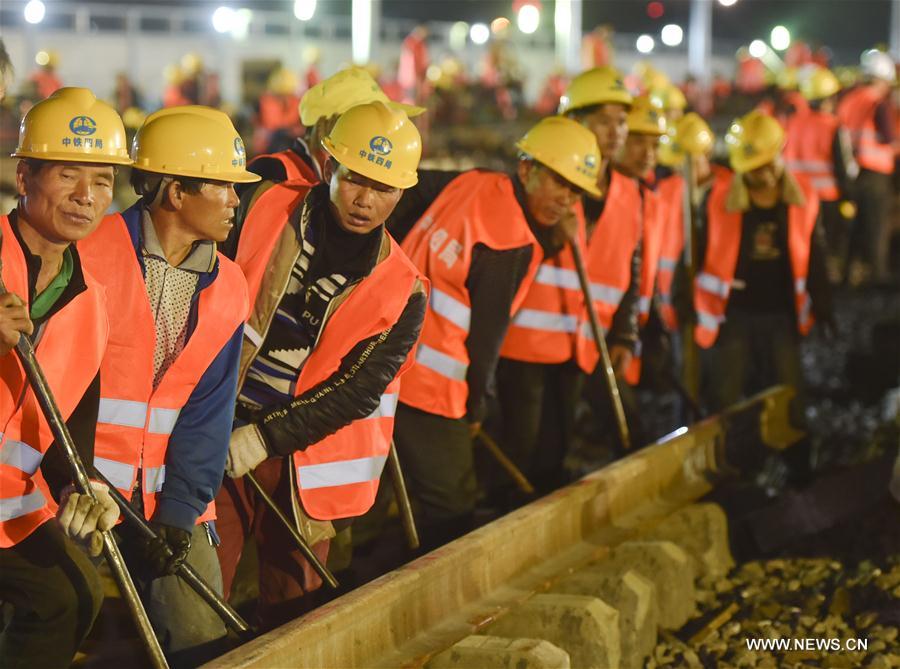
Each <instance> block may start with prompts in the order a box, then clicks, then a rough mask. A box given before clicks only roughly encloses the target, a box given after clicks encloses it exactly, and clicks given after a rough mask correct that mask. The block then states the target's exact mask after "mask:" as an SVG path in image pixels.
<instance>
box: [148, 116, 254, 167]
mask: <svg viewBox="0 0 900 669" xmlns="http://www.w3.org/2000/svg"><path fill="white" fill-rule="evenodd" d="M131 157H132V158H133V159H134V167H135V168H136V169H139V170H143V171H145V172H155V173H157V174H171V175H173V176H180V177H194V178H197V179H210V180H214V181H227V182H230V183H251V182H254V181H259V179H260V177H259V176H258V175H256V174H253V173H251V172H248V171H247V170H246V169H245V167H246V164H247V153H246V151H245V150H244V142H243V141H242V140H241V136H240V135H238V133H237V130H235V129H234V125H233V124H232V123H231V119H230V118H228V116H227V115H226V114H225V113H223V112H221V111H219V110H218V109H213V108H211V107H203V106H201V105H183V106H181V107H168V108H167V109H160V110H159V111H157V112H154V113H152V114H150V116H148V117H147V120H146V121H144V124H143V125H142V126H141V127H140V128H139V129H138V131H137V134H135V136H134V141H133V142H132V144H131Z"/></svg>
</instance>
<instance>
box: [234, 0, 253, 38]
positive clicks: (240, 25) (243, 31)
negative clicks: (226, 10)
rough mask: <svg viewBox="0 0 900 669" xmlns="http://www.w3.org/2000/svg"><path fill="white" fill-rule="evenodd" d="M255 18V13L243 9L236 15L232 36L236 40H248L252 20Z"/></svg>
mask: <svg viewBox="0 0 900 669" xmlns="http://www.w3.org/2000/svg"><path fill="white" fill-rule="evenodd" d="M252 18H253V12H251V11H250V10H249V9H246V8H243V7H242V8H241V9H239V10H237V11H236V12H235V13H234V21H233V22H232V24H231V36H232V37H234V38H235V39H239V40H242V39H246V38H247V32H248V31H249V30H250V20H251V19H252Z"/></svg>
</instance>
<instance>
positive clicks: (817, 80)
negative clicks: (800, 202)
mask: <svg viewBox="0 0 900 669" xmlns="http://www.w3.org/2000/svg"><path fill="white" fill-rule="evenodd" d="M840 89H841V84H840V82H839V81H838V79H837V77H835V76H834V74H832V73H831V71H829V70H828V69H826V68H816V69H815V70H814V71H813V72H811V73H810V74H809V75H808V76H807V77H805V78H804V79H803V81H802V82H801V84H800V92H801V93H802V94H803V97H804V98H805V99H806V101H807V103H808V108H807V109H806V110H805V111H798V112H797V113H796V114H795V115H794V116H793V117H791V119H790V120H789V121H788V124H787V128H786V131H785V132H786V135H787V143H786V144H785V147H784V158H785V166H786V167H787V168H788V169H790V170H792V171H794V172H796V173H798V174H803V175H804V176H806V177H807V178H808V179H809V181H810V183H811V184H812V186H813V188H815V189H816V194H817V195H818V196H819V202H820V203H821V204H820V206H821V208H822V221H823V223H824V226H825V237H826V240H827V242H828V249H829V252H828V275H829V278H830V279H831V281H832V283H838V282H840V281H841V280H842V278H843V274H844V263H845V262H846V260H847V244H848V241H849V233H850V229H849V223H850V221H851V220H852V218H853V215H854V213H855V207H854V205H853V203H852V202H851V200H852V197H851V190H852V187H853V181H854V180H855V179H856V178H857V176H858V175H859V166H858V165H857V164H856V160H855V159H854V157H853V149H852V146H851V142H850V135H849V133H848V132H847V130H846V128H843V127H841V125H840V122H839V121H838V119H837V117H836V116H835V115H834V111H835V105H836V100H837V94H838V92H839V91H840Z"/></svg>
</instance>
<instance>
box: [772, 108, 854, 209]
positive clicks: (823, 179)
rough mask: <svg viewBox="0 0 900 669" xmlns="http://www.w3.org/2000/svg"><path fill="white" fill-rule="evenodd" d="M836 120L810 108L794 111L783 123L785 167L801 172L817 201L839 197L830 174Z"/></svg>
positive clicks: (832, 163)
mask: <svg viewBox="0 0 900 669" xmlns="http://www.w3.org/2000/svg"><path fill="white" fill-rule="evenodd" d="M837 130H838V120H837V118H836V117H835V116H833V115H832V114H824V113H822V112H817V111H813V110H811V109H810V110H807V111H806V112H803V113H798V114H795V115H794V116H792V117H791V119H790V120H789V121H788V123H787V131H786V133H785V134H786V136H787V143H786V144H785V147H784V152H783V154H782V155H784V160H785V166H786V167H787V168H788V169H790V170H791V171H792V172H795V173H797V174H802V175H803V176H805V177H806V178H807V179H809V182H810V183H811V184H812V187H813V188H815V189H816V193H817V194H818V196H819V199H820V200H823V201H826V202H833V201H835V200H837V199H838V197H840V193H839V192H838V186H837V180H836V179H835V177H834V152H833V150H832V147H833V145H834V135H835V133H836V132H837Z"/></svg>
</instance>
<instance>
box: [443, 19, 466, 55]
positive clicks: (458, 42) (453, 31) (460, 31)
mask: <svg viewBox="0 0 900 669" xmlns="http://www.w3.org/2000/svg"><path fill="white" fill-rule="evenodd" d="M448 38H449V40H450V48H451V49H454V50H455V51H462V50H463V49H465V48H466V40H467V39H468V38H469V24H468V23H466V22H465V21H457V22H456V23H454V24H453V26H452V27H451V28H450V34H449V35H448Z"/></svg>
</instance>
